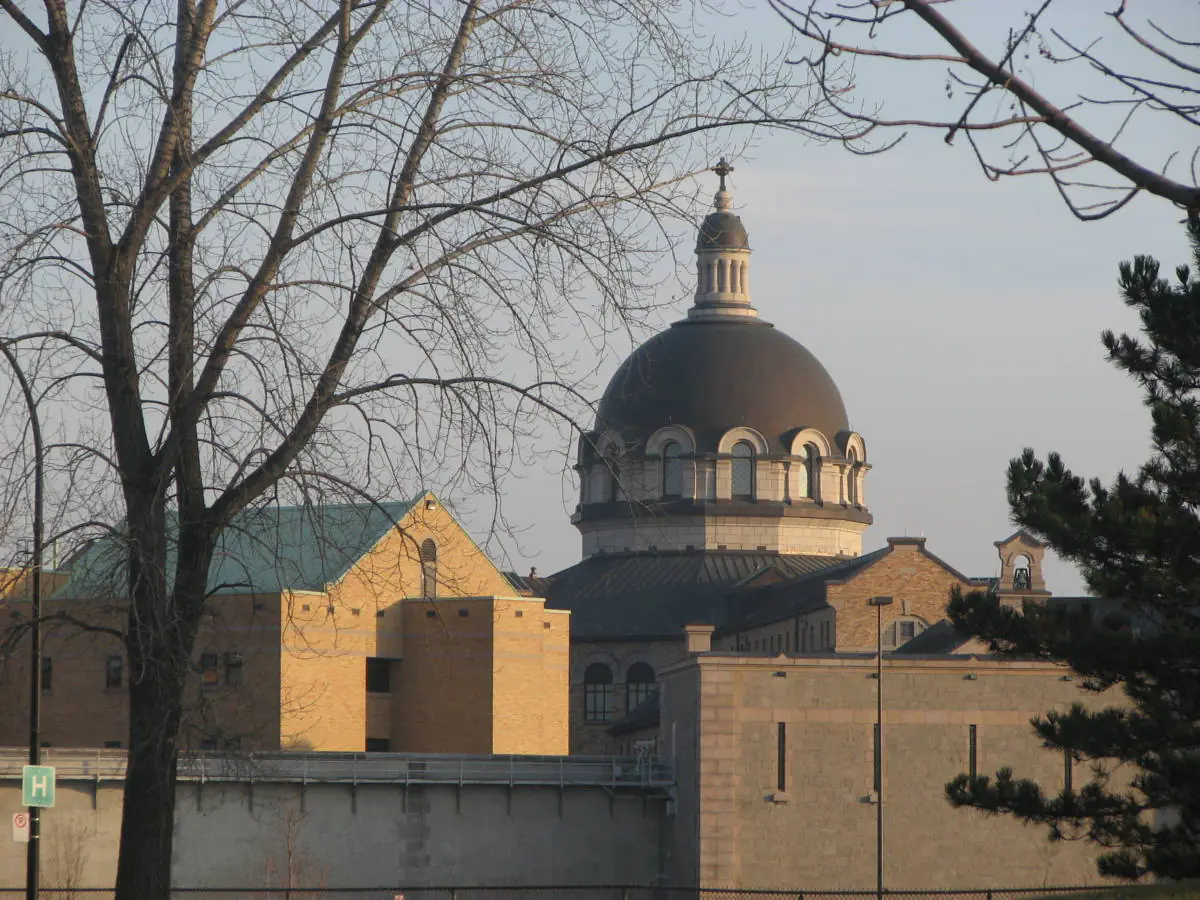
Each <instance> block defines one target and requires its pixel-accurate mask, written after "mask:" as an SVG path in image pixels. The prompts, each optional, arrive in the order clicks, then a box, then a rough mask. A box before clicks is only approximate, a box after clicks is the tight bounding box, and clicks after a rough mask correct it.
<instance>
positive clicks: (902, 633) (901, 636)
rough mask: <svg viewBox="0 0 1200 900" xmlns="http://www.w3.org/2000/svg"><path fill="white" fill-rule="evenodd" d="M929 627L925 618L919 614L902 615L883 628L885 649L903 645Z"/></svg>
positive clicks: (893, 648)
mask: <svg viewBox="0 0 1200 900" xmlns="http://www.w3.org/2000/svg"><path fill="white" fill-rule="evenodd" d="M927 627H928V625H927V624H926V622H925V620H924V619H920V618H918V617H917V616H901V617H900V618H898V619H896V620H895V621H894V622H892V624H890V625H888V626H887V627H886V628H885V629H883V649H884V650H895V649H896V648H897V647H903V646H904V645H905V644H907V643H908V642H909V641H911V640H912V639H913V638H915V637H916V636H917V635H918V634H920V633H921V632H922V631H924V630H925V629H926V628H927Z"/></svg>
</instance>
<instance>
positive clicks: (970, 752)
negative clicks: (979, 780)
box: [967, 725, 979, 778]
mask: <svg viewBox="0 0 1200 900" xmlns="http://www.w3.org/2000/svg"><path fill="white" fill-rule="evenodd" d="M978 753H979V736H978V734H977V732H976V726H974V725H971V726H970V729H969V732H968V735H967V772H968V774H970V776H971V777H972V778H974V777H976V775H978V773H979V763H978Z"/></svg>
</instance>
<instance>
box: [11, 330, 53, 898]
mask: <svg viewBox="0 0 1200 900" xmlns="http://www.w3.org/2000/svg"><path fill="white" fill-rule="evenodd" d="M0 353H3V354H4V358H5V359H6V360H8V364H9V365H10V366H11V367H12V370H13V374H14V375H15V376H16V379H17V383H18V384H19V385H20V386H21V393H22V394H23V395H24V397H25V406H26V407H28V410H29V425H30V429H31V430H32V431H33V564H32V565H31V566H30V567H29V569H30V575H31V577H32V578H33V589H32V591H31V592H30V593H31V596H30V599H31V600H32V606H33V610H32V612H33V622H32V624H31V627H30V639H31V641H32V643H33V653H32V654H31V656H32V658H31V660H30V664H29V668H30V675H29V764H30V765H31V766H36V765H38V764H39V763H40V762H41V756H42V745H41V725H42V528H43V526H42V475H43V473H42V426H41V423H40V422H39V420H38V413H37V400H36V399H35V398H34V396H33V390H32V389H31V388H30V387H29V379H27V378H26V377H25V372H24V371H23V370H22V369H21V366H20V364H19V363H18V362H17V357H16V356H15V355H14V354H13V352H12V349H11V348H10V347H9V346H8V342H7V341H0ZM40 850H41V816H40V815H39V809H38V807H36V806H32V807H30V808H29V846H28V848H27V854H26V857H25V897H26V900H37V897H38V888H39V886H40V877H39V875H38V862H39V854H40Z"/></svg>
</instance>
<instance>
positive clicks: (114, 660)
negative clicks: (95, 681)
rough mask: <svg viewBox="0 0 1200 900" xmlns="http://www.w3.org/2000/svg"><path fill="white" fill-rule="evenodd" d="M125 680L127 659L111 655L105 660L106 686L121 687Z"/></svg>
mask: <svg viewBox="0 0 1200 900" xmlns="http://www.w3.org/2000/svg"><path fill="white" fill-rule="evenodd" d="M124 681H125V659H124V657H121V656H110V657H108V658H107V659H105V660H104V686H105V687H106V688H119V687H120V686H121V685H122V683H123V682H124Z"/></svg>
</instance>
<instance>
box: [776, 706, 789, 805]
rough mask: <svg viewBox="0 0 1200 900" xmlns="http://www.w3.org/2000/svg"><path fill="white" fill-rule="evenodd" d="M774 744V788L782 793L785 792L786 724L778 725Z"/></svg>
mask: <svg viewBox="0 0 1200 900" xmlns="http://www.w3.org/2000/svg"><path fill="white" fill-rule="evenodd" d="M776 744H777V747H776V750H775V753H776V756H777V757H778V759H777V771H776V773H775V786H776V787H777V788H778V789H779V790H780V791H781V792H782V791H786V790H787V722H779V723H778V734H777V735H776Z"/></svg>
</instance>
